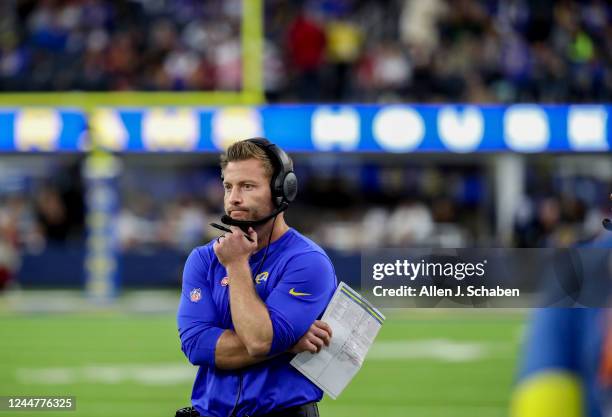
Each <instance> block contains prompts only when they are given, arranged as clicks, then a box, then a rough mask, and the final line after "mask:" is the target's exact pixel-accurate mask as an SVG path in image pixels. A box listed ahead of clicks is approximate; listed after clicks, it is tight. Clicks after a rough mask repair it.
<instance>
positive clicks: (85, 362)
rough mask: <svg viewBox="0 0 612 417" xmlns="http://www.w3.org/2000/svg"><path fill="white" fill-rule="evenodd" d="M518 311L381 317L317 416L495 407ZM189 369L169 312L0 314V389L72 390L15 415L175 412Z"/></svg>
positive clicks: (474, 415) (509, 366)
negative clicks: (57, 404) (355, 365)
mask: <svg viewBox="0 0 612 417" xmlns="http://www.w3.org/2000/svg"><path fill="white" fill-rule="evenodd" d="M524 322H525V315H524V314H523V313H520V312H496V311H495V310H478V311H475V310H473V311H466V310H411V311H401V312H394V313H393V314H388V320H387V322H386V323H385V325H384V327H383V329H382V330H381V333H380V334H379V336H378V339H377V343H376V344H375V346H374V348H373V350H372V351H371V352H370V355H369V356H368V358H367V359H366V362H365V364H364V366H363V368H362V369H361V371H360V373H359V374H358V375H357V376H356V377H355V379H354V380H353V382H352V383H351V385H349V387H348V388H347V389H346V391H345V392H344V393H343V394H342V395H341V396H340V398H339V399H338V400H335V401H334V400H332V399H330V398H327V397H325V398H324V400H323V402H322V403H321V404H320V410H321V415H322V416H323V417H355V416H360V417H369V416H371V417H379V416H386V417H392V416H418V417H442V416H448V417H463V416H465V417H479V416H483V417H484V416H486V417H496V416H500V417H501V416H504V415H506V410H507V403H508V398H509V394H510V391H511V386H512V380H513V375H514V372H515V367H516V357H517V352H518V345H519V340H520V334H521V331H522V329H523V326H524ZM194 374H195V368H193V367H191V366H190V365H189V364H188V362H187V361H186V359H185V358H184V357H183V355H182V353H181V352H180V346H179V341H178V337H177V332H176V328H175V321H174V316H173V315H171V314H142V313H141V314H127V313H118V312H107V313H65V314H46V315H44V314H15V313H5V314H1V315H0V396H3V395H4V396H7V395H16V396H19V395H36V396H38V395H56V396H58V395H72V396H75V397H76V404H77V409H76V411H64V412H55V411H53V412H51V411H47V412H43V413H41V412H40V411H36V412H19V413H15V412H1V411H0V417H2V416H3V415H7V416H8V415H17V416H22V417H26V416H33V417H40V416H43V415H45V416H56V415H66V416H74V417H77V416H83V417H98V416H99V417H110V416H112V417H123V416H125V417H127V416H147V417H154V416H160V417H161V416H174V411H175V410H176V409H177V408H180V407H182V406H186V405H188V403H189V395H190V390H191V382H192V378H193V375H194Z"/></svg>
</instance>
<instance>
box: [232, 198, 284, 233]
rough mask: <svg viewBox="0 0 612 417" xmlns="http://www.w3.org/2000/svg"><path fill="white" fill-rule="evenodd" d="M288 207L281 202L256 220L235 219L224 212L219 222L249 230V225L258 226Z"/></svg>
mask: <svg viewBox="0 0 612 417" xmlns="http://www.w3.org/2000/svg"><path fill="white" fill-rule="evenodd" d="M288 207H289V204H287V203H285V202H283V203H281V205H280V206H279V207H277V208H276V210H274V211H273V212H272V213H270V214H269V215H267V216H266V217H263V218H261V219H257V220H236V219H232V218H231V217H230V216H228V215H227V214H225V215H223V217H221V222H222V223H224V224H227V225H229V226H238V227H239V228H241V229H242V231H244V232H246V231H248V230H249V227H255V226H260V225H262V224H265V223H266V222H267V221H268V220H270V219H272V218H273V217H276V216H278V215H279V214H280V213H282V212H283V211H285V210H287V208H288Z"/></svg>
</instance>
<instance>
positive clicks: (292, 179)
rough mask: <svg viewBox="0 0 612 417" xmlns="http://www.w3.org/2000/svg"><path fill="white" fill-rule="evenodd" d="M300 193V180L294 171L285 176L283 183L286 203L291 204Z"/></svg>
mask: <svg viewBox="0 0 612 417" xmlns="http://www.w3.org/2000/svg"><path fill="white" fill-rule="evenodd" d="M297 191H298V180H297V177H296V176H295V174H294V173H293V171H291V172H288V173H287V175H285V179H284V181H283V198H284V200H285V201H286V202H288V203H291V202H292V201H293V200H295V197H296V196H297Z"/></svg>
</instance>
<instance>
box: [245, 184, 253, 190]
mask: <svg viewBox="0 0 612 417" xmlns="http://www.w3.org/2000/svg"><path fill="white" fill-rule="evenodd" d="M244 189H245V190H252V189H253V184H244Z"/></svg>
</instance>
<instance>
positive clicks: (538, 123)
mask: <svg viewBox="0 0 612 417" xmlns="http://www.w3.org/2000/svg"><path fill="white" fill-rule="evenodd" d="M611 114H612V106H610V105H595V104H593V105H582V104H581V105H537V104H515V105H510V106H502V105H482V106H476V105H466V104H447V105H444V104H443V105H422V104H414V105H413V104H393V105H362V104H343V105H297V104H296V105H268V106H259V107H245V106H225V107H198V108H193V107H172V108H166V107H151V108H114V107H105V108H98V109H96V110H94V111H93V112H92V113H90V114H89V115H88V117H87V116H86V115H85V113H83V112H80V111H78V110H68V109H45V108H43V109H40V108H23V109H5V110H0V152H1V151H25V152H33V151H47V152H53V151H80V150H86V148H87V141H86V140H85V139H86V138H87V137H91V138H92V139H93V140H95V141H96V142H97V143H98V144H99V145H100V146H102V147H104V148H106V149H108V150H111V151H116V152H217V151H219V150H220V149H224V148H225V147H227V146H228V145H229V144H231V143H232V142H234V141H236V140H240V139H246V138H249V137H253V136H265V137H268V138H269V139H271V140H272V141H274V142H276V143H277V144H278V145H280V146H281V147H283V148H284V149H286V150H288V151H290V152H393V153H413V152H451V153H470V152H507V151H509V152H520V153H534V152H535V153H537V152H608V151H609V150H610V149H611V146H612V121H611V120H612V118H611V117H610V115H611ZM86 133H89V135H86Z"/></svg>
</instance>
